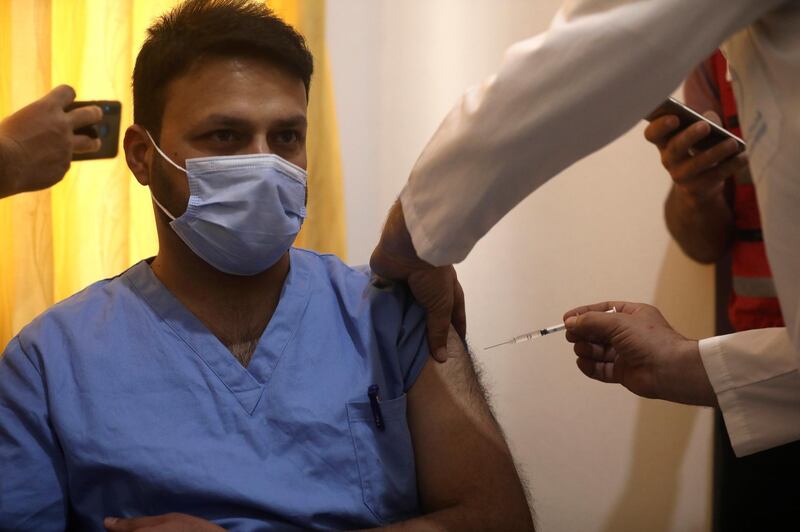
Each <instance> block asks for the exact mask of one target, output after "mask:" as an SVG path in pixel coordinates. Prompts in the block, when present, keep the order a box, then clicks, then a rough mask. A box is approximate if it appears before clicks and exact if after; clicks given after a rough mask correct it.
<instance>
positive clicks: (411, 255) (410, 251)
mask: <svg viewBox="0 0 800 532" xmlns="http://www.w3.org/2000/svg"><path fill="white" fill-rule="evenodd" d="M370 265H371V266H372V269H373V271H375V273H377V274H378V275H381V276H383V277H386V278H389V279H394V280H405V279H406V278H407V277H408V274H409V273H410V272H412V271H418V270H421V269H429V268H433V266H431V265H430V264H428V263H427V262H425V261H423V260H422V259H420V258H419V257H418V256H417V251H416V250H415V249H414V242H413V241H412V240H411V235H410V234H409V232H408V228H407V227H406V222H405V217H404V215H403V206H402V204H401V203H400V201H399V200H398V201H396V202H395V203H394V205H392V208H391V209H390V210H389V215H388V217H387V218H386V224H385V225H384V227H383V232H382V233H381V238H380V241H379V242H378V246H377V247H376V248H375V251H374V252H373V253H372V258H371V259H370Z"/></svg>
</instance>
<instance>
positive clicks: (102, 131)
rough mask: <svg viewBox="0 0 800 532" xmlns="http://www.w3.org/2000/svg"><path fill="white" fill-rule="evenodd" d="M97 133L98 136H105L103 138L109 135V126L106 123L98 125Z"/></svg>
mask: <svg viewBox="0 0 800 532" xmlns="http://www.w3.org/2000/svg"><path fill="white" fill-rule="evenodd" d="M97 133H98V136H100V137H103V138H105V137H107V136H108V126H107V125H105V124H100V125H99V126H98V127H97Z"/></svg>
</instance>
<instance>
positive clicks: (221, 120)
mask: <svg viewBox="0 0 800 532" xmlns="http://www.w3.org/2000/svg"><path fill="white" fill-rule="evenodd" d="M197 125H198V126H224V127H238V128H244V127H249V126H250V121H249V120H247V119H244V118H239V117H236V116H231V115H221V114H211V115H208V116H206V117H204V118H203V119H202V120H200V121H199V122H198V123H197Z"/></svg>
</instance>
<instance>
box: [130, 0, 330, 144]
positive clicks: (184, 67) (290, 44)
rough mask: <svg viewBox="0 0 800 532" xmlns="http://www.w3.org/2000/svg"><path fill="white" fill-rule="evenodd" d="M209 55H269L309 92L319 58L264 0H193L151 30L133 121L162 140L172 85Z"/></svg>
mask: <svg viewBox="0 0 800 532" xmlns="http://www.w3.org/2000/svg"><path fill="white" fill-rule="evenodd" d="M208 56H223V57H226V56H227V57H230V56H234V57H241V56H244V57H251V58H255V59H263V60H264V61H266V62H268V63H270V64H272V65H274V66H276V67H278V68H280V69H281V70H283V71H285V72H286V73H287V74H290V75H292V76H296V77H297V78H298V79H300V80H302V81H303V84H304V85H305V87H306V95H308V92H309V88H310V85H311V74H312V72H313V70H314V59H313V57H312V56H311V52H309V51H308V48H307V47H306V42H305V39H303V36H302V35H300V34H299V33H297V32H296V31H295V30H294V29H293V28H292V27H291V26H289V25H288V24H286V23H285V22H284V21H282V20H281V19H279V18H278V17H276V16H275V15H274V14H273V13H272V11H271V10H270V9H269V8H267V7H266V6H265V5H264V3H263V2H261V3H256V2H252V1H250V0H187V1H186V2H184V3H182V4H181V5H179V6H177V7H176V8H175V9H173V10H172V11H170V12H169V13H167V14H166V15H163V16H162V17H161V18H159V19H158V20H157V21H156V22H155V23H154V24H153V25H152V26H150V28H148V30H147V38H146V39H145V42H144V45H142V49H141V50H140V51H139V55H138V56H137V57H136V66H135V67H134V69H133V121H134V122H135V123H137V124H140V125H142V126H144V127H146V128H147V129H148V130H149V131H150V132H151V133H152V134H153V136H154V137H155V138H158V137H159V136H160V132H161V118H162V116H163V114H164V105H165V89H166V86H167V84H168V83H169V82H170V81H172V80H173V79H175V78H177V77H180V76H181V75H183V74H185V73H186V72H187V71H188V70H189V69H190V68H191V67H192V66H193V65H194V64H195V63H196V62H197V61H199V60H201V59H202V58H203V57H208Z"/></svg>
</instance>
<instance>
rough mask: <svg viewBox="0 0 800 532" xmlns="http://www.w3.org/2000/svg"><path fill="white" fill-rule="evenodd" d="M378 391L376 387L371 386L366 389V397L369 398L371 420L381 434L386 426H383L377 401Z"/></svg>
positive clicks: (379, 405) (375, 385) (374, 385)
mask: <svg viewBox="0 0 800 532" xmlns="http://www.w3.org/2000/svg"><path fill="white" fill-rule="evenodd" d="M379 390H380V388H379V387H378V385H377V384H373V385H371V386H370V387H369V388H368V389H367V396H368V397H369V406H370V408H372V419H373V420H374V421H375V428H377V429H378V430H380V431H381V432H382V431H384V430H386V426H385V425H384V424H383V413H382V412H381V404H380V402H379V399H378V391H379Z"/></svg>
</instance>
